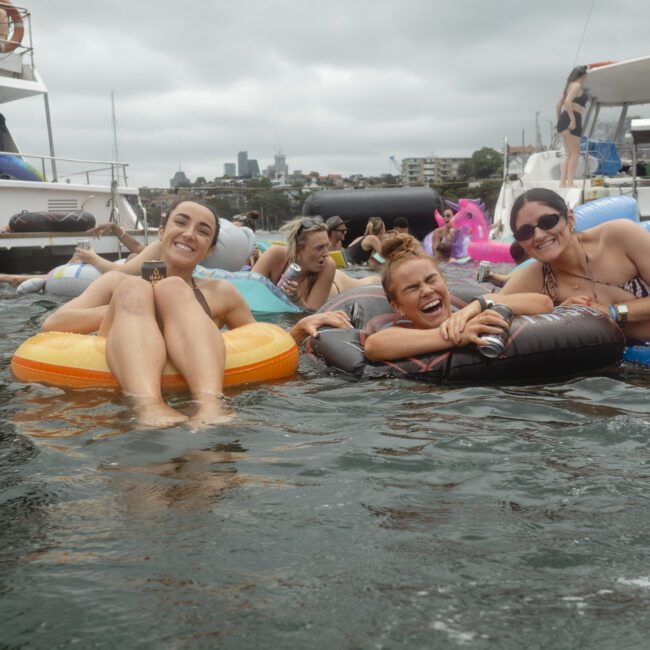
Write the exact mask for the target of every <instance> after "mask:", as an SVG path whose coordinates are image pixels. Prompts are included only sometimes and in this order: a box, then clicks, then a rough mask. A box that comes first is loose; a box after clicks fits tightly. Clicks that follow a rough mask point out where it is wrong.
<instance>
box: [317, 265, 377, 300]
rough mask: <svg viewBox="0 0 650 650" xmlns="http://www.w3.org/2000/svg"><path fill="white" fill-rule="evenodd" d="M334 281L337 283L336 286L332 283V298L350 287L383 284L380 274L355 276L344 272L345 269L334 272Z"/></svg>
mask: <svg viewBox="0 0 650 650" xmlns="http://www.w3.org/2000/svg"><path fill="white" fill-rule="evenodd" d="M334 282H335V283H336V286H335V285H334V284H332V288H331V289H330V298H332V297H333V296H338V295H339V293H342V292H343V291H347V290H348V289H353V288H354V287H362V286H364V285H369V284H381V278H380V277H379V276H378V275H368V276H366V277H365V278H353V277H352V276H350V275H348V274H347V273H343V271H339V270H338V269H337V270H336V273H335V274H334ZM337 287H338V289H337Z"/></svg>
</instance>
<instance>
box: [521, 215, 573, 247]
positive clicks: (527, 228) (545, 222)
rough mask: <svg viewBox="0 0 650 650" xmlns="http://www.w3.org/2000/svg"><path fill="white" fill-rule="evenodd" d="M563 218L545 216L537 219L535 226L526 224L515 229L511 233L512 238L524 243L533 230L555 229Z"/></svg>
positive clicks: (559, 216)
mask: <svg viewBox="0 0 650 650" xmlns="http://www.w3.org/2000/svg"><path fill="white" fill-rule="evenodd" d="M563 216H564V215H561V214H545V215H543V216H541V217H540V218H539V221H538V222H537V223H536V224H535V225H533V224H530V223H527V224H525V225H523V226H522V227H521V228H517V230H515V232H514V233H513V237H514V238H515V239H516V240H517V241H526V240H527V239H530V238H531V237H532V236H533V235H534V234H535V228H539V229H540V230H551V228H555V226H557V224H558V223H560V219H561V218H562V217H563Z"/></svg>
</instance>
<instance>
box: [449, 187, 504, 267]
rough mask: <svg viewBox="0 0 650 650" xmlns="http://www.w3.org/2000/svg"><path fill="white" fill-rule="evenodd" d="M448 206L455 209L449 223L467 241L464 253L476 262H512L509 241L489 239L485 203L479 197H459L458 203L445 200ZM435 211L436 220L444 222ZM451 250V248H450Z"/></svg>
mask: <svg viewBox="0 0 650 650" xmlns="http://www.w3.org/2000/svg"><path fill="white" fill-rule="evenodd" d="M447 204H448V205H449V207H451V208H452V209H453V210H455V211H456V214H454V216H453V217H452V219H451V225H452V226H453V228H454V229H455V230H457V231H458V232H462V233H463V234H464V237H463V239H464V240H465V241H467V236H469V241H467V248H466V251H467V252H466V253H465V255H467V256H469V257H470V258H471V259H473V260H475V261H476V262H494V263H496V264H512V263H514V260H513V259H512V255H511V254H510V245H511V242H504V241H497V240H495V239H490V224H489V223H488V220H487V218H486V217H485V204H484V203H483V202H482V201H481V199H460V200H459V201H458V203H453V202H452V201H447ZM438 217H439V215H438V214H437V213H436V222H437V223H438V225H439V224H440V221H442V222H443V224H444V219H442V217H440V221H439V220H438ZM452 250H453V249H452Z"/></svg>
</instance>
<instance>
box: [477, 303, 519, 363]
mask: <svg viewBox="0 0 650 650" xmlns="http://www.w3.org/2000/svg"><path fill="white" fill-rule="evenodd" d="M490 309H491V310H492V311H495V312H497V314H499V316H501V317H502V318H503V320H504V321H506V323H507V324H508V326H507V327H506V328H505V329H503V330H502V331H501V332H499V334H482V335H481V337H480V338H481V339H482V340H483V341H486V343H487V345H479V346H478V351H479V352H480V353H481V354H482V355H483V356H484V357H487V358H488V359H496V358H497V357H498V356H499V355H500V354H502V353H503V348H504V347H505V344H506V341H507V340H508V336H510V326H511V325H512V309H510V307H508V305H500V304H497V305H493V306H492V307H491V308H490Z"/></svg>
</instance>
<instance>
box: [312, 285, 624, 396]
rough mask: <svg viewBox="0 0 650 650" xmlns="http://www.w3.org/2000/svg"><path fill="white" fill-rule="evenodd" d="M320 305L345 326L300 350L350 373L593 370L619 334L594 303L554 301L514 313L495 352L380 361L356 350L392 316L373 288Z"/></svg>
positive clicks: (513, 376)
mask: <svg viewBox="0 0 650 650" xmlns="http://www.w3.org/2000/svg"><path fill="white" fill-rule="evenodd" d="M322 309H323V310H334V309H342V310H344V311H345V312H346V313H347V314H348V315H349V317H350V320H351V321H352V323H353V325H354V326H355V327H354V328H353V329H334V328H321V329H320V330H319V333H318V337H316V338H310V339H309V340H308V341H307V351H308V352H311V353H312V354H314V355H316V356H317V357H319V358H320V359H322V360H323V361H325V363H326V364H327V365H328V366H330V367H333V368H336V369H338V370H341V371H343V372H345V373H346V374H349V375H353V376H356V377H360V376H364V375H365V376H370V377H380V376H387V375H393V376H398V377H405V378H411V379H421V380H424V381H427V382H432V383H455V384H456V383H458V384H460V383H481V384H482V383H486V382H539V381H542V380H558V379H560V378H566V377H571V376H576V375H583V374H587V373H593V372H598V371H600V370H603V369H605V368H608V367H610V366H613V365H614V364H619V363H620V362H621V361H622V357H623V350H624V347H625V337H624V336H623V333H622V332H621V330H620V329H619V328H618V326H617V325H616V324H615V323H614V321H613V320H612V319H611V318H609V317H608V316H606V315H605V314H603V313H602V312H600V311H599V310H597V309H592V308H590V307H582V306H570V307H567V306H565V307H558V308H556V309H555V310H554V311H553V312H552V313H549V314H539V315H537V316H518V317H516V318H515V319H514V320H513V324H512V328H511V330H510V336H509V337H508V340H507V342H506V347H505V349H504V352H503V354H502V355H501V356H499V357H497V358H496V359H488V358H486V357H484V356H483V355H482V354H481V353H480V352H479V351H478V349H477V348H476V346H473V345H468V346H465V347H463V348H455V349H452V350H446V351H443V352H433V353H431V354H423V355H418V356H417V357H411V358H408V359H398V360H395V361H389V362H385V363H371V362H370V361H368V360H367V359H366V357H365V355H364V353H363V344H364V341H365V339H366V337H367V336H368V335H369V334H371V333H372V332H374V331H377V330H379V329H382V328H383V327H386V326H387V325H390V324H392V323H394V322H396V319H397V318H398V315H397V314H396V312H395V311H394V310H393V309H392V307H391V306H390V304H389V303H388V301H387V300H386V296H385V295H384V292H383V290H382V289H381V288H380V287H359V288H356V289H351V290H349V291H346V292H344V293H343V294H341V295H340V296H338V297H337V298H335V299H333V300H330V301H329V302H328V303H326V304H325V305H324V306H323V307H322Z"/></svg>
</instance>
